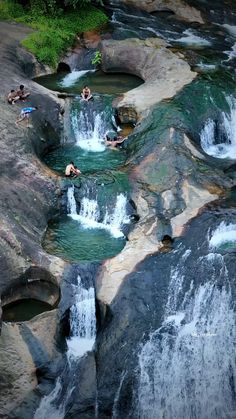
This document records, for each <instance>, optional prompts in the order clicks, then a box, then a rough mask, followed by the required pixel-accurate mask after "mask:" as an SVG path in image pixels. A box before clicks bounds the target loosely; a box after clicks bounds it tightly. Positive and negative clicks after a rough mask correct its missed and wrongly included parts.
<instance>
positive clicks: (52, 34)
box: [0, 0, 108, 68]
mask: <svg viewBox="0 0 236 419" xmlns="http://www.w3.org/2000/svg"><path fill="white" fill-rule="evenodd" d="M67 3H68V4H69V3H70V5H72V6H76V3H78V1H77V2H76V1H74V3H73V2H72V1H70V2H69V1H68V2H67ZM82 3H83V4H84V2H83V1H82ZM53 4H54V5H56V0H50V1H49V2H43V1H38V2H37V0H34V2H32V7H31V8H23V7H22V6H21V5H20V4H19V3H16V2H14V1H10V0H5V1H4V0H0V19H8V20H13V19H14V20H16V21H17V22H20V23H24V24H27V25H29V26H31V27H32V28H34V29H37V32H34V33H32V34H31V35H29V36H28V37H27V38H26V39H24V40H23V41H22V45H23V46H24V47H25V48H27V49H28V50H29V51H31V52H32V53H33V54H34V55H35V57H36V58H37V59H38V60H39V61H41V62H43V63H45V64H48V65H49V66H51V67H52V68H56V66H57V64H58V61H59V59H60V55H61V54H62V53H63V52H64V51H65V50H66V49H67V48H68V47H70V46H72V45H73V42H74V40H75V37H76V35H77V34H79V33H82V32H85V31H88V30H91V29H95V28H99V27H101V26H102V25H104V24H105V23H107V21H108V18H107V16H106V15H105V14H104V13H103V12H102V11H101V10H98V9H96V8H95V7H93V6H91V5H87V6H86V8H80V9H78V10H75V9H73V8H72V9H71V8H67V9H66V10H65V11H64V12H63V9H61V8H58V7H57V8H56V9H55V8H53ZM46 6H47V9H46V8H45V7H46Z"/></svg>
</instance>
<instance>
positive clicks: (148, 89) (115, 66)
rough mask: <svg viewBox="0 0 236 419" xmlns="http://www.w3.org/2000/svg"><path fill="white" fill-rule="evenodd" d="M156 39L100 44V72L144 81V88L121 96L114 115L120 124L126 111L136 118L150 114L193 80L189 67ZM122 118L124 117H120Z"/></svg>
mask: <svg viewBox="0 0 236 419" xmlns="http://www.w3.org/2000/svg"><path fill="white" fill-rule="evenodd" d="M166 46H167V44H166V43H165V41H163V40H160V39H158V38H150V39H147V40H144V41H142V40H138V39H128V40H125V41H111V40H105V41H102V67H103V70H104V71H108V72H109V71H113V72H121V71H122V72H126V73H130V74H134V75H136V76H138V77H140V78H141V79H143V80H144V82H145V83H144V84H143V85H141V86H139V87H137V88H136V89H133V90H131V91H129V92H127V93H125V94H124V96H123V99H121V101H120V102H119V104H118V107H117V111H118V116H119V118H120V120H121V122H125V123H127V122H133V117H132V120H130V121H127V115H128V114H129V113H130V109H133V110H134V112H136V114H137V119H138V117H139V116H140V114H142V113H145V112H147V111H148V110H150V108H151V107H152V106H154V105H155V104H157V103H159V102H160V101H161V100H163V99H167V98H171V97H173V96H174V95H175V94H176V93H177V92H178V91H179V90H181V89H182V88H183V87H184V86H185V85H186V84H188V83H191V81H192V80H193V79H194V78H195V77H196V75H197V74H196V73H194V72H192V71H191V69H190V66H189V65H188V64H187V63H186V62H185V61H184V60H182V59H181V58H179V57H177V55H175V54H174V53H172V52H171V51H170V50H168V49H167V48H166ZM123 115H124V116H123Z"/></svg>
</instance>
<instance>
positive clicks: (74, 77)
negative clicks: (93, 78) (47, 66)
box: [60, 70, 96, 87]
mask: <svg viewBox="0 0 236 419" xmlns="http://www.w3.org/2000/svg"><path fill="white" fill-rule="evenodd" d="M94 71H96V70H81V71H77V70H73V71H72V72H71V73H69V74H67V75H66V76H65V77H64V78H63V79H62V81H61V82H60V86H61V87H71V86H73V84H75V83H76V82H77V81H78V80H79V79H80V78H81V77H83V76H84V75H85V74H86V73H91V72H92V73H93V72H94Z"/></svg>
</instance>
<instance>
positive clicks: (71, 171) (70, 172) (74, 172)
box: [65, 161, 81, 177]
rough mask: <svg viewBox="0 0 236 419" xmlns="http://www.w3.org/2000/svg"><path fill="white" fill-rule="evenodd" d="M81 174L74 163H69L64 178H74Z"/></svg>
mask: <svg viewBox="0 0 236 419" xmlns="http://www.w3.org/2000/svg"><path fill="white" fill-rule="evenodd" d="M80 173H81V171H80V170H79V169H78V168H77V166H75V165H74V162H73V161H71V162H70V163H69V164H68V165H67V166H66V169H65V175H66V177H76V176H78V175H79V174H80Z"/></svg>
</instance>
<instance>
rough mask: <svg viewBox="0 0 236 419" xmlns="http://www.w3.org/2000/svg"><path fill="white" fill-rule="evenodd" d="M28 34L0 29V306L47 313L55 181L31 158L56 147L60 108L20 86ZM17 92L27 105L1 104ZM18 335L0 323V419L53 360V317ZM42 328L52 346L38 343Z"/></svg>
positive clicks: (55, 270) (33, 70) (27, 69)
mask: <svg viewBox="0 0 236 419" xmlns="http://www.w3.org/2000/svg"><path fill="white" fill-rule="evenodd" d="M29 31H30V29H27V28H25V27H23V26H21V25H16V24H11V23H6V22H1V25H0V37H1V44H0V60H1V75H0V80H1V91H2V94H1V97H0V103H1V116H0V133H1V134H0V149H1V161H0V219H1V225H0V266H1V270H0V295H1V302H2V305H5V304H8V303H11V302H13V301H16V300H22V299H25V298H35V299H39V300H40V301H45V302H48V303H49V304H52V306H53V305H54V304H55V302H56V301H57V299H58V297H59V294H60V292H59V289H58V285H57V284H59V282H60V281H61V277H62V274H63V272H64V267H65V265H66V264H65V262H63V261H62V260H60V259H59V258H55V257H53V256H50V255H48V254H46V253H45V252H44V251H43V250H42V248H41V239H42V235H43V233H44V231H45V229H46V226H47V221H48V219H49V217H50V216H51V214H52V213H54V212H56V211H57V188H58V185H57V178H56V176H55V175H54V174H53V173H52V172H50V171H49V170H48V169H47V168H46V167H45V166H44V165H43V164H42V163H41V162H40V160H39V159H38V158H37V155H41V154H42V153H43V152H44V151H45V150H46V149H47V147H48V146H49V145H50V144H58V143H59V142H60V137H61V129H62V124H61V120H60V111H61V103H60V102H59V101H58V99H57V97H56V95H53V94H51V93H50V92H49V91H47V89H44V88H42V87H40V86H38V85H37V84H36V83H34V82H33V81H30V80H29V78H28V76H30V77H32V76H34V75H36V74H37V72H38V71H41V70H42V68H40V66H39V65H38V64H36V62H35V60H34V58H33V57H32V56H31V54H28V53H26V52H25V51H24V50H23V49H21V47H20V45H19V42H20V40H21V39H23V38H24V37H25V36H26V35H27V33H29ZM20 84H24V85H25V86H26V88H27V89H29V90H30V92H31V95H30V98H29V100H27V101H26V102H21V103H20V102H17V103H16V104H14V105H10V104H8V103H7V100H6V95H7V94H8V93H9V92H10V90H11V89H16V88H18V87H19V85H20ZM37 105H38V106H39V110H38V111H37V112H35V114H34V115H33V116H32V119H33V124H31V126H30V128H26V126H25V124H24V123H22V124H19V126H16V124H15V121H16V118H17V117H18V115H19V113H20V111H21V109H22V108H23V107H26V106H37ZM45 290H48V292H46V294H47V295H46V294H45ZM51 298H52V299H51ZM31 326H32V330H31ZM23 328H24V330H25V332H27V333H24V331H23V329H22V328H21V327H20V325H13V324H12V325H11V324H9V323H8V324H6V323H4V324H3V327H2V334H1V337H0V370H1V373H0V375H1V378H0V381H1V395H2V397H1V400H0V416H2V415H3V417H10V416H11V414H10V412H12V411H14V409H15V408H16V407H18V406H19V405H20V404H21V402H22V400H23V399H25V397H27V395H28V394H29V392H30V391H31V390H33V389H34V388H35V386H36V385H37V383H38V382H37V378H36V367H37V365H38V363H40V360H39V359H40V356H42V358H41V361H42V362H48V361H50V359H52V358H53V357H55V355H56V353H57V351H56V349H55V347H54V343H55V342H54V337H55V335H56V330H57V311H52V312H48V313H44V314H43V315H42V316H41V317H40V318H37V320H35V321H33V323H32V324H30V323H29V324H28V325H26V324H25V326H24V327H23ZM45 328H46V329H47V332H46V329H45ZM48 328H50V330H51V332H50V335H51V337H52V339H51V338H50V339H51V340H50V339H49V340H48V342H46V340H47V339H46V334H47V333H48V330H49V329H48ZM30 336H31V337H30ZM49 341H50V342H49ZM40 347H41V355H40V356H39V348H40ZM43 348H44V349H43ZM36 354H38V355H36ZM12 414H13V413H12ZM8 415H9V416H8Z"/></svg>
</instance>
